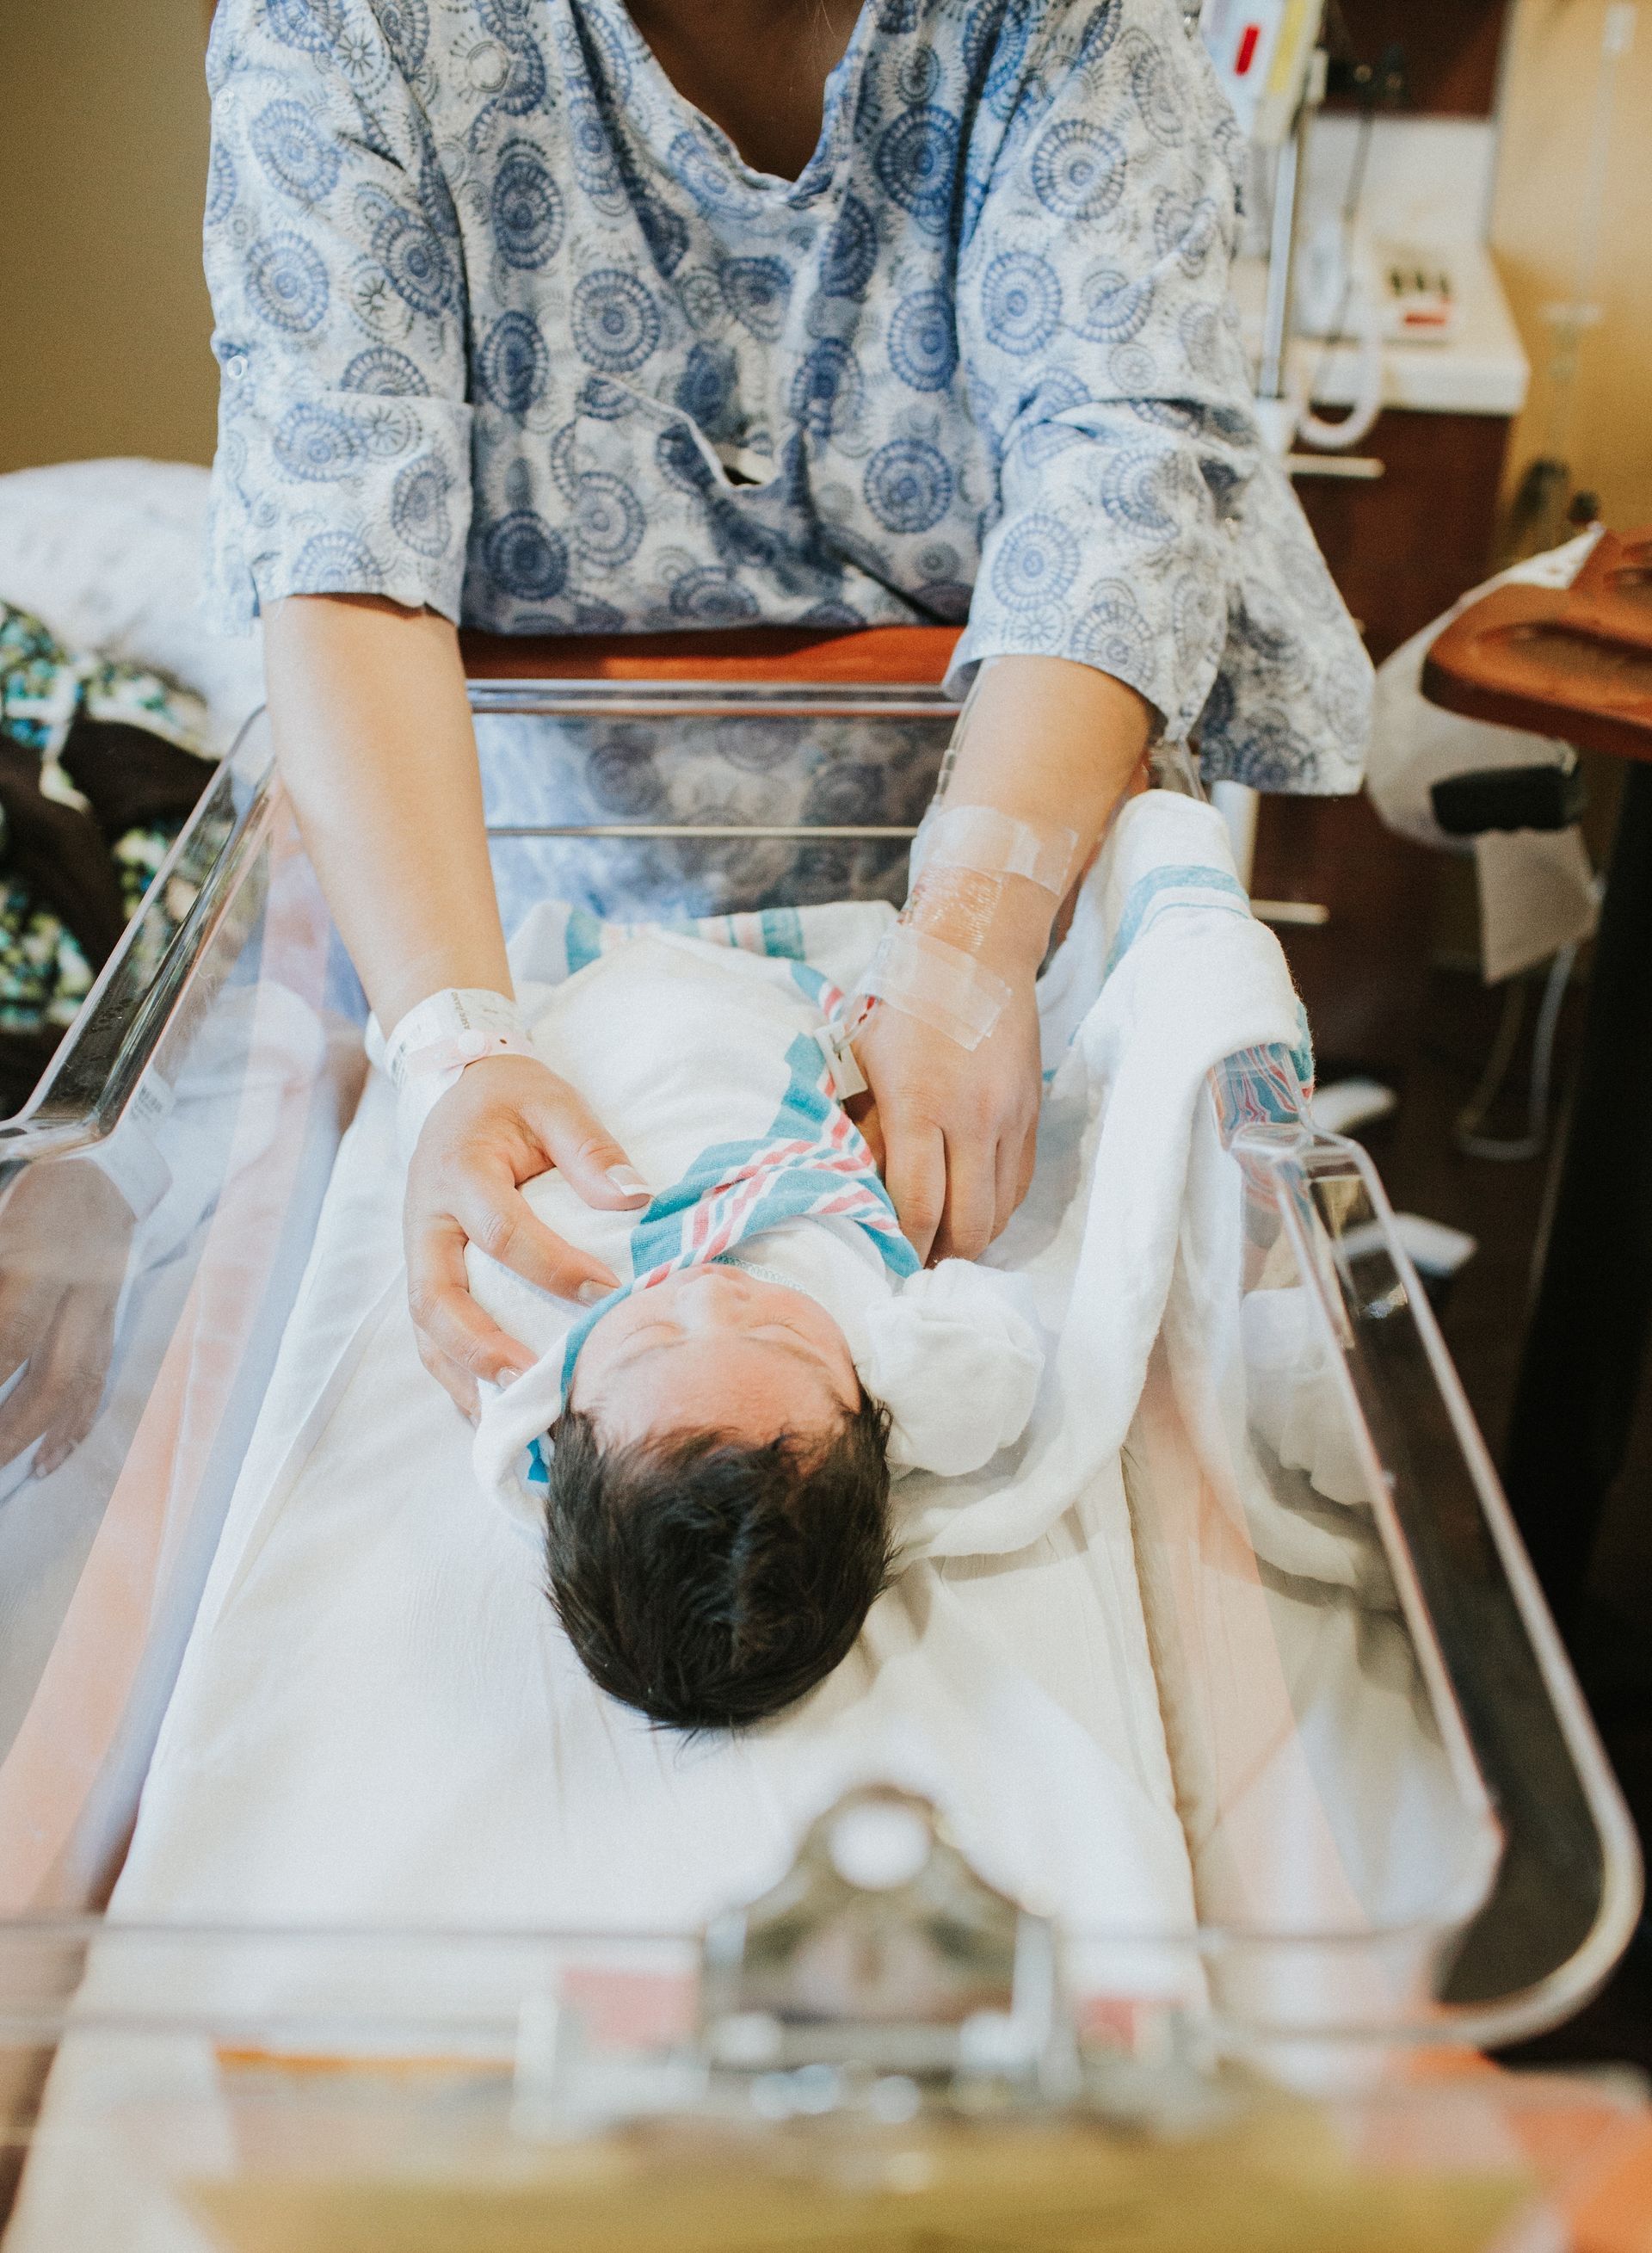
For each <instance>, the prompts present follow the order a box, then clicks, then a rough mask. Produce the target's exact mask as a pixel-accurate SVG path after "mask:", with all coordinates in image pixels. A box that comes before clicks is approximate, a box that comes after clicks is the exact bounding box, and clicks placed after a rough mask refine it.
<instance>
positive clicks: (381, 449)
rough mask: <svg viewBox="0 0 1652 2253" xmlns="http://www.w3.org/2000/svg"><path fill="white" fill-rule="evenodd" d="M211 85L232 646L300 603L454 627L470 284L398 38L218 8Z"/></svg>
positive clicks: (295, 1) (349, 6) (238, 1)
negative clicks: (363, 599) (269, 616)
mask: <svg viewBox="0 0 1652 2253" xmlns="http://www.w3.org/2000/svg"><path fill="white" fill-rule="evenodd" d="M389 20H391V21H392V24H393V27H394V17H392V18H391V19H389ZM208 76H209V82H210V84H211V87H212V93H213V143H212V167H211V172H210V175H209V179H208V190H207V204H206V276H207V282H208V285H209V287H210V289H211V291H212V296H213V313H214V317H215V327H214V332H213V352H214V354H215V356H216V358H217V359H218V363H219V367H220V406H219V434H218V454H217V459H216V462H215V464H214V468H213V506H212V531H211V561H210V567H209V575H208V601H209V605H210V607H211V609H212V610H213V614H214V616H215V617H216V620H217V622H218V624H220V625H221V626H223V627H225V628H227V629H228V630H230V631H240V630H244V629H245V628H246V626H247V624H249V623H250V622H251V620H252V619H253V618H254V617H256V616H257V615H258V613H259V611H260V610H261V608H262V607H263V605H264V604H266V603H271V602H274V601H276V600H278V599H279V598H280V597H282V596H286V595H295V594H381V595H386V596H389V597H391V598H392V599H393V600H394V601H396V602H398V603H406V604H408V605H409V606H410V607H418V606H420V605H422V604H429V606H430V607H431V608H432V609H434V610H441V611H443V612H444V613H445V614H446V615H447V616H448V617H452V618H456V619H457V617H458V614H459V600H460V589H461V587H462V584H463V581H464V556H465V544H466V540H467V537H468V533H469V527H470V512H471V408H470V407H469V405H468V404H467V403H466V399H465V390H466V361H465V346H464V337H465V325H464V267H463V259H462V254H461V246H460V238H459V232H458V227H457V221H456V219H455V216H454V212H453V206H452V202H451V199H450V196H449V193H448V190H447V185H446V182H445V180H444V178H443V173H442V171H441V168H440V165H439V164H438V162H437V159H436V151H435V148H434V145H433V143H432V139H431V136H430V132H429V127H428V125H427V123H426V121H425V117H424V113H423V111H422V108H421V106H420V103H419V101H418V99H417V96H416V93H415V88H414V87H413V86H412V85H411V84H410V83H409V80H408V76H407V74H406V73H405V71H404V69H403V67H402V59H401V58H399V57H398V54H397V52H396V51H395V46H394V28H393V30H392V31H390V32H387V31H386V29H385V28H384V27H383V26H382V25H381V24H380V17H379V16H378V14H377V13H376V12H375V10H374V9H373V7H372V6H370V5H369V4H367V0H330V5H329V7H328V9H327V10H326V11H325V12H323V11H322V10H318V9H312V8H310V7H307V6H304V5H303V4H301V0H220V7H219V10H218V15H217V19H216V22H215V24H214V26H213V39H212V45H211V48H210V51H209V59H208Z"/></svg>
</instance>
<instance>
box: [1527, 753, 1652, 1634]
mask: <svg viewBox="0 0 1652 2253" xmlns="http://www.w3.org/2000/svg"><path fill="white" fill-rule="evenodd" d="M1649 1331H1652V765H1645V764H1641V763H1639V762H1636V763H1635V764H1631V765H1629V766H1628V768H1627V769H1626V771H1625V774H1624V789H1623V802H1622V810H1621V813H1620V816H1619V820H1618V834H1617V840H1616V842H1615V843H1614V847H1613V851H1612V865H1611V870H1610V873H1609V875H1608V877H1607V893H1606V898H1605V900H1604V902H1603V903H1602V906H1601V911H1600V931H1599V933H1598V935H1597V937H1596V939H1595V945H1594V955H1593V965H1592V968H1591V972H1590V982H1589V994H1588V1003H1587V1008H1586V1016H1585V1024H1584V1035H1583V1056H1582V1059H1581V1063H1580V1065H1579V1072H1578V1081H1577V1088H1576V1092H1575V1094H1574V1096H1573V1099H1572V1117H1571V1123H1570V1126H1569V1128H1568V1131H1567V1135H1566V1147H1565V1156H1564V1158H1563V1160H1562V1164H1561V1173H1560V1180H1559V1188H1558V1196H1557V1197H1556V1200H1555V1209H1554V1219H1553V1224H1552V1227H1551V1232H1550V1238H1549V1244H1548V1248H1547V1251H1546V1252H1545V1255H1544V1263H1543V1274H1542V1279H1541V1280H1540V1282H1539V1284H1538V1287H1537V1298H1536V1301H1535V1302H1534V1304H1533V1307H1532V1310H1531V1319H1530V1323H1529V1324H1528V1327H1527V1330H1526V1341H1525V1347H1524V1350H1523V1355H1522V1359H1521V1370H1520V1382H1519V1385H1518V1387H1517V1389H1516V1394H1515V1403H1514V1412H1513V1415H1512V1417H1511V1419H1510V1422H1509V1447H1508V1456H1507V1471H1506V1480H1505V1482H1506V1484H1507V1487H1508V1491H1509V1502H1510V1503H1511V1504H1512V1506H1513V1509H1514V1513H1515V1517H1516V1521H1517V1522H1518V1524H1519V1526H1520V1530H1521V1532H1522V1534H1523V1537H1524V1539H1525V1543H1526V1546H1527V1548H1528V1550H1529V1551H1530V1553H1531V1560H1532V1563H1533V1565H1534V1566H1536V1567H1537V1577H1538V1579H1539V1580H1541V1581H1542V1583H1543V1586H1544V1592H1545V1594H1547V1596H1548V1598H1549V1602H1550V1606H1551V1609H1552V1610H1553V1611H1554V1613H1555V1615H1556V1616H1557V1618H1558V1620H1559V1621H1560V1623H1561V1625H1562V1626H1563V1627H1564V1626H1565V1623H1566V1618H1567V1615H1568V1614H1569V1613H1570V1612H1571V1610H1572V1608H1573V1606H1574V1604H1575V1602H1576V1600H1577V1598H1578V1597H1579V1594H1581V1591H1582V1588H1583V1583H1584V1578H1585V1575H1586V1573H1587V1571H1588V1568H1589V1559H1590V1555H1591V1552H1592V1551H1593V1546H1594V1538H1595V1533H1596V1531H1597V1529H1598V1528H1599V1525H1600V1513H1601V1510H1602V1507H1603V1505H1604V1503H1605V1501H1606V1496H1607V1488H1608V1487H1609V1486H1610V1485H1611V1483H1612V1481H1613V1480H1614V1478H1615V1477H1616V1475H1617V1474H1618V1471H1619V1469H1620V1468H1621V1466H1622V1462H1623V1457H1624V1452H1625V1449H1626V1448H1627V1447H1628V1438H1629V1426H1630V1421H1631V1419H1632V1418H1633V1416H1634V1413H1635V1399H1636V1396H1637V1394H1638V1392H1639V1390H1640V1383H1641V1377H1642V1370H1643V1368H1644V1366H1645V1363H1646V1352H1647V1343H1648V1336H1649Z"/></svg>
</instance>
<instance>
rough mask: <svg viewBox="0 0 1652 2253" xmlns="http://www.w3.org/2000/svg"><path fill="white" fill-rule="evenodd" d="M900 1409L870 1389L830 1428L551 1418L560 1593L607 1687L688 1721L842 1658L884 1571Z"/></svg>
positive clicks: (794, 1695) (565, 1614) (551, 1536)
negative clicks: (662, 1428) (691, 1428)
mask: <svg viewBox="0 0 1652 2253" xmlns="http://www.w3.org/2000/svg"><path fill="white" fill-rule="evenodd" d="M554 1436H555V1445H554V1448H553V1449H552V1450H551V1451H550V1464H549V1471H550V1485H549V1490H548V1493H547V1498H546V1521H545V1557H546V1563H547V1566H548V1568H549V1573H550V1595H551V1601H552V1602H553V1604H554V1606H555V1607H556V1611H557V1615H558V1617H559V1618H560V1619H561V1622H562V1625H563V1626H564V1628H565V1629H567V1630H568V1639H569V1641H570V1642H571V1643H573V1645H574V1648H575V1650H576V1651H577V1652H578V1653H579V1655H580V1657H581V1659H582V1661H583V1662H584V1665H585V1671H586V1672H587V1673H588V1674H589V1676H590V1678H591V1679H592V1680H593V1681H594V1682H595V1683H596V1684H597V1685H599V1687H600V1688H602V1689H603V1690H606V1691H609V1692H610V1695H611V1696H613V1697H616V1698H622V1699H623V1700H624V1703H625V1704H626V1705H634V1706H637V1707H638V1709H639V1710H640V1711H641V1712H645V1713H646V1714H647V1715H648V1716H649V1717H650V1719H652V1720H655V1721H659V1722H663V1723H665V1724H666V1726H669V1727H672V1728H678V1729H731V1728H737V1727H739V1726H741V1724H742V1723H743V1722H749V1721H760V1720H763V1719H765V1718H766V1717H767V1716H768V1715H770V1713H778V1712H781V1711H782V1710H783V1709H784V1707H785V1706H787V1705H792V1704H793V1703H795V1701H796V1700H797V1699H798V1698H801V1697H802V1696H803V1695H804V1693H805V1691H808V1690H812V1689H813V1687H814V1685H815V1684H816V1683H817V1682H820V1681H823V1680H824V1679H825V1678H826V1676H827V1675H828V1674H830V1673H831V1671H832V1670H833V1667H834V1666H836V1665H837V1664H838V1663H839V1662H840V1660H841V1659H842V1658H844V1657H847V1653H848V1650H849V1648H850V1646H851V1644H852V1643H854V1638H855V1636H857V1635H858V1634H859V1633H860V1631H861V1622H862V1621H863V1620H864V1619H865V1617H866V1615H867V1614H868V1611H870V1609H871V1608H872V1605H873V1601H874V1600H875V1598H876V1597H877V1595H878V1594H880V1592H881V1591H882V1588H883V1587H884V1586H885V1585H886V1583H887V1582H888V1580H889V1567H890V1546H889V1412H888V1410H887V1409H884V1408H882V1407H880V1406H878V1404H877V1402H876V1401H875V1400H873V1399H871V1398H870V1397H869V1395H868V1394H867V1393H866V1392H862V1393H861V1402H860V1406H859V1407H858V1408H856V1409H855V1410H854V1412H853V1413H852V1414H848V1415H846V1416H845V1417H844V1419H843V1421H842V1423H841V1424H840V1426H839V1427H838V1429H837V1430H836V1431H835V1432H833V1433H832V1434H831V1435H830V1437H829V1438H827V1439H826V1440H824V1441H821V1440H808V1441H806V1442H805V1441H804V1440H801V1439H798V1438H797V1437H795V1436H793V1435H791V1434H785V1435H783V1436H782V1437H781V1438H779V1439H777V1440H770V1441H768V1442H767V1443H766V1444H765V1445H763V1446H761V1447H752V1446H749V1445H747V1444H746V1443H744V1442H743V1441H741V1440H731V1439H729V1438H728V1437H727V1436H726V1435H725V1434H724V1433H719V1432H691V1433H680V1434H677V1435H676V1436H674V1437H673V1436H669V1435H668V1436H666V1437H665V1438H661V1439H647V1440H633V1441H631V1443H630V1444H629V1445H627V1446H624V1447H603V1444H602V1442H601V1440H600V1439H599V1437H598V1434H597V1431H596V1426H595V1425H594V1423H593V1422H592V1420H591V1419H590V1418H589V1416H582V1415H581V1414H580V1413H579V1412H577V1410H574V1409H569V1410H568V1411H567V1412H565V1413H564V1414H563V1415H562V1417H561V1419H560V1420H559V1421H558V1423H557V1426H556V1431H555V1435H554Z"/></svg>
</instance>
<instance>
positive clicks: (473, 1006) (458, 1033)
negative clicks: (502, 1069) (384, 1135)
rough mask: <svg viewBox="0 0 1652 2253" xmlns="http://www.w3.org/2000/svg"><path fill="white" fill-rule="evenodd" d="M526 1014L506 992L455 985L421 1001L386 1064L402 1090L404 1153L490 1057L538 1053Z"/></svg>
mask: <svg viewBox="0 0 1652 2253" xmlns="http://www.w3.org/2000/svg"><path fill="white" fill-rule="evenodd" d="M537 1053H538V1051H537V1050H535V1048H534V1046H533V1042H532V1041H531V1040H530V1039H529V1038H528V1033H527V1028H526V1025H525V1024H524V1023H523V1022H522V1016H521V1012H520V1011H519V1009H518V1008H517V1006H516V1004H515V1002H514V1001H511V1000H509V999H508V998H507V997H506V996H505V994H495V993H491V992H490V991H488V990H487V989H486V988H485V987H464V986H450V987H447V988H445V989H444V991H443V992H442V993H440V994H430V995H429V998H428V999H427V1000H425V1001H420V1002H417V1003H415V1006H414V1007H413V1008H411V1009H409V1010H408V1013H407V1015H406V1016H405V1017H403V1018H401V1020H400V1022H398V1024H397V1026H396V1029H395V1030H394V1032H393V1033H392V1034H391V1036H390V1037H389V1039H388V1040H387V1042H386V1043H385V1052H384V1068H385V1070H386V1071H387V1073H388V1074H389V1076H390V1079H391V1083H392V1085H394V1088H395V1090H396V1097H397V1101H396V1122H397V1126H398V1127H399V1129H400V1133H401V1144H402V1148H403V1150H404V1152H406V1153H409V1154H410V1153H411V1151H412V1148H413V1146H414V1144H415V1142H416V1141H417V1140H418V1139H419V1133H420V1130H421V1129H422V1126H423V1125H424V1122H425V1120H427V1119H428V1118H429V1115H430V1113H431V1112H432V1111H433V1110H434V1109H435V1108H436V1104H437V1103H438V1102H439V1101H440V1099H441V1098H442V1097H443V1096H444V1095H445V1094H446V1093H447V1092H448V1090H449V1088H450V1087H453V1086H456V1085H457V1083H458V1081H459V1079H460V1078H461V1077H462V1075H463V1074H464V1072H465V1071H468V1070H469V1068H470V1067H471V1064H482V1063H484V1062H485V1061H486V1059H487V1058H488V1057H496V1056H526V1057H531V1056H536V1055H537Z"/></svg>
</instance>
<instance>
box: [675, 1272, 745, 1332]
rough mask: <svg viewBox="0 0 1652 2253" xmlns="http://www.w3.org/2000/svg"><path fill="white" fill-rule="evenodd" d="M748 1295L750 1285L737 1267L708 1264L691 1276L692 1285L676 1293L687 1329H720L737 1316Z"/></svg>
mask: <svg viewBox="0 0 1652 2253" xmlns="http://www.w3.org/2000/svg"><path fill="white" fill-rule="evenodd" d="M750 1295H751V1286H750V1284H749V1282H748V1281H747V1280H746V1278H745V1277H744V1276H743V1275H742V1273H740V1271H739V1269H738V1268H737V1267H722V1266H714V1265H710V1264H708V1265H707V1266H704V1267H701V1269H699V1270H698V1272H697V1273H695V1274H694V1278H693V1287H692V1288H690V1289H688V1290H686V1291H683V1292H682V1293H680V1295H679V1301H678V1304H679V1307H680V1310H681V1315H682V1320H683V1322H684V1324H685V1326H686V1327H687V1328H688V1329H697V1328H705V1329H721V1328H722V1327H723V1326H724V1325H725V1324H726V1323H728V1322H731V1321H733V1320H735V1319H736V1318H737V1316H738V1315H739V1312H740V1309H741V1308H742V1306H743V1305H744V1303H745V1301H746V1300H747V1299H749V1297H750Z"/></svg>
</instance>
